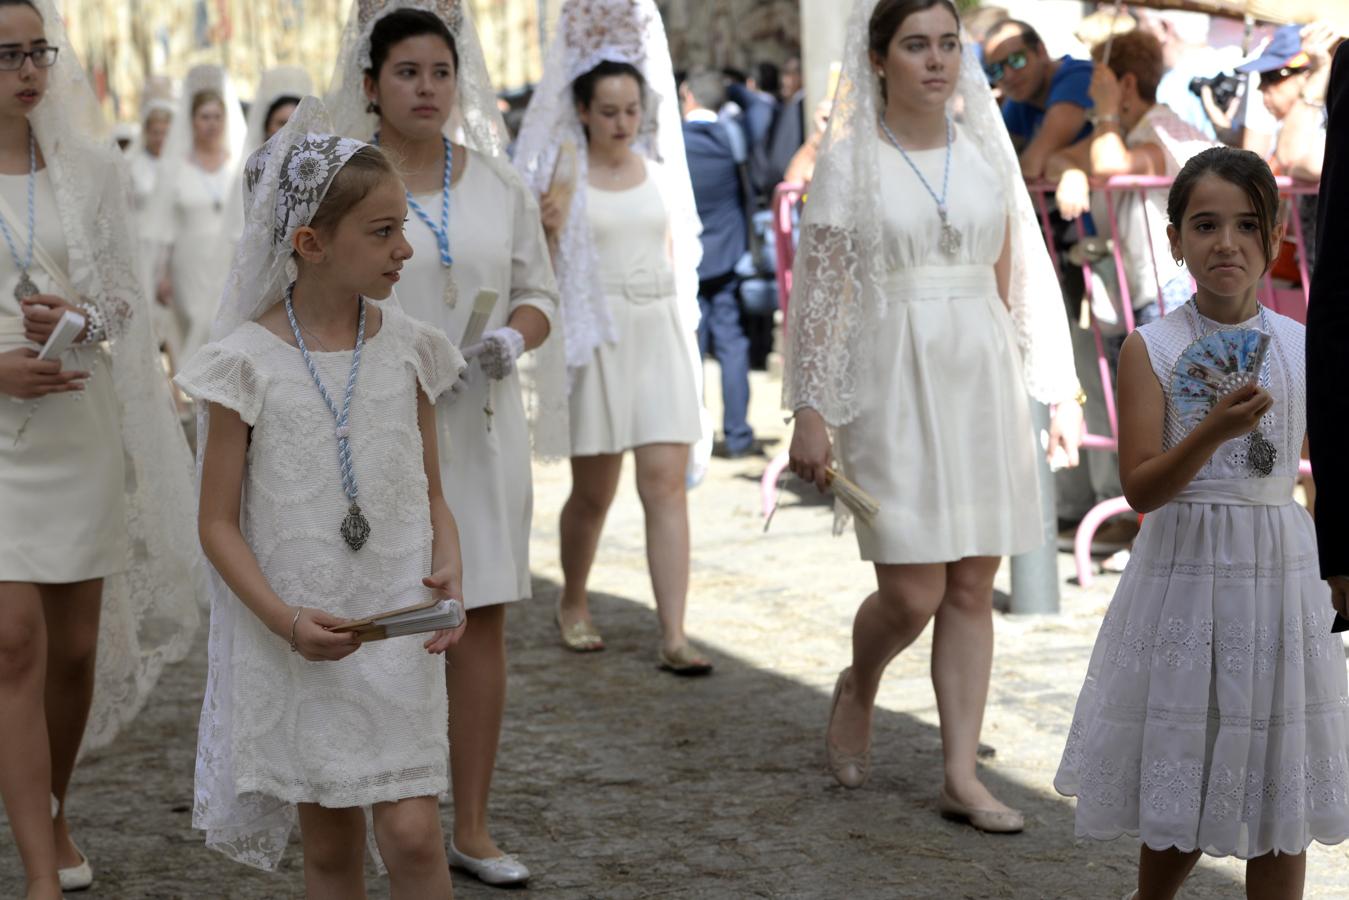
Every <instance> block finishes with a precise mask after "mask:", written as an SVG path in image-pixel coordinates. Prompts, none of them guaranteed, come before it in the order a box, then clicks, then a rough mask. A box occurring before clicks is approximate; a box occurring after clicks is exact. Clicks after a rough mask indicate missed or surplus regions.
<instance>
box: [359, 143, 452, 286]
mask: <svg viewBox="0 0 1349 900" xmlns="http://www.w3.org/2000/svg"><path fill="white" fill-rule="evenodd" d="M440 139H441V140H442V141H444V142H445V183H444V184H442V185H441V187H440V224H439V225H437V224H436V223H435V222H433V221H431V216H430V215H428V214H427V212H426V210H424V209H422V205H421V204H420V203H418V202H417V201H416V200H415V199H413V197H412V192H411V191H408V192H407V198H408V208H409V209H411V210H412V211H413V212H414V213H416V214H417V218H419V219H421V220H422V222H423V223H425V225H426V227H427V228H429V229H431V233H432V234H433V235H435V237H436V247H437V248H438V249H439V250H440V264H441V265H442V266H444V267H445V268H447V269H448V268H449V267H450V266H452V265H454V257H452V256H451V255H450V180H451V179H452V178H453V177H454V149H453V147H451V146H450V139H449V138H447V137H445V136H444V135H441V136H440ZM375 146H377V147H378V146H379V133H378V132H376V133H375Z"/></svg>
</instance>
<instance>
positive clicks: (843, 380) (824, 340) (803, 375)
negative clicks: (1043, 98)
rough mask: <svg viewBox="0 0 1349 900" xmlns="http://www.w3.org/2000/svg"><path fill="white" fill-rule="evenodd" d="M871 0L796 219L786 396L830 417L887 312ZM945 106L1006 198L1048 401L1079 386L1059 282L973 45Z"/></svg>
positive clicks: (1030, 386) (851, 392)
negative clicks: (869, 37)
mask: <svg viewBox="0 0 1349 900" xmlns="http://www.w3.org/2000/svg"><path fill="white" fill-rule="evenodd" d="M875 6H876V0H856V3H855V4H854V6H853V12H852V18H851V19H850V20H849V23H848V34H847V43H846V45H845V46H846V50H845V54H844V62H843V73H842V75H841V77H840V78H839V83H838V93H837V94H836V96H835V100H834V106H833V110H832V113H831V115H830V117H829V127H828V131H827V133H826V134H825V138H824V142H823V144H822V145H821V148H820V156H819V163H818V164H817V166H816V169H815V177H814V180H813V181H812V182H811V188H810V199H809V201H808V202H807V203H806V206H805V212H804V215H803V216H802V221H801V240H800V247H799V249H798V251H797V256H796V269H795V279H794V284H795V287H794V288H793V291H792V302H791V304H790V306H789V310H790V311H789V317H788V347H787V367H786V375H785V379H784V384H783V405H784V407H785V408H787V409H789V410H793V411H794V410H797V409H800V408H802V407H805V406H809V407H812V408H813V409H815V410H817V411H818V412H819V413H820V414H821V416H823V417H824V420H825V421H826V422H827V423H828V424H829V425H831V426H834V427H838V426H841V425H845V424H847V423H848V422H850V421H852V420H853V419H854V418H855V417H856V416H857V409H858V391H859V389H860V388H861V386H862V385H864V384H865V383H866V382H867V380H868V379H869V378H870V377H871V375H870V373H871V364H872V359H871V358H870V351H869V350H868V349H867V348H868V346H869V342H868V341H866V340H864V337H865V335H867V334H871V333H873V332H874V331H875V325H876V322H877V320H878V319H880V318H883V317H884V316H885V315H886V298H885V297H884V296H883V295H882V293H881V288H880V285H882V284H883V283H884V280H885V275H886V269H887V262H886V251H885V247H884V246H883V239H884V234H885V229H884V225H883V221H884V220H883V218H882V214H881V207H880V197H881V190H880V184H879V178H880V170H879V168H878V165H879V163H878V157H877V152H876V151H877V147H879V145H880V140H881V138H880V136H879V133H878V127H877V122H878V121H879V117H880V114H881V112H882V108H883V104H882V101H881V95H880V84H879V81H878V79H877V77H876V74H875V72H874V70H873V68H872V65H871V62H870V59H869V58H868V55H867V26H868V23H869V22H870V19H871V13H872V10H873V9H875ZM949 109H950V111H951V114H952V115H953V116H955V117H956V119H957V121H958V122H959V124H960V135H961V137H963V138H968V139H970V140H972V141H973V142H974V143H975V144H976V146H977V147H978V150H979V155H980V156H982V157H983V158H984V159H985V160H987V161H988V163H989V165H990V166H991V167H992V168H993V170H994V172H996V173H997V174H998V176H999V178H1000V179H1001V180H1002V184H1003V188H1004V196H1006V197H1008V198H1010V199H1011V208H1010V209H1009V210H1008V229H1009V236H1010V243H1011V256H1012V271H1011V279H1010V290H1009V297H1008V302H1009V306H1010V308H1011V313H1012V319H1013V321H1014V322H1015V324H1016V333H1017V342H1018V344H1019V345H1020V349H1021V357H1022V366H1023V369H1024V372H1025V378H1026V389H1027V391H1028V392H1029V393H1030V395H1031V396H1032V397H1033V398H1035V399H1036V400H1039V401H1041V402H1043V403H1058V402H1062V401H1067V400H1069V399H1070V398H1072V397H1073V396H1074V395H1075V394H1076V393H1077V390H1078V382H1077V374H1076V370H1075V369H1074V366H1073V352H1072V344H1071V342H1070V339H1069V336H1068V321H1067V314H1066V313H1065V311H1064V305H1063V300H1062V295H1061V292H1060V288H1059V281H1058V276H1057V274H1056V272H1055V271H1054V265H1053V263H1052V262H1051V261H1050V258H1049V252H1048V250H1047V249H1046V248H1045V242H1044V237H1043V236H1042V234H1041V232H1040V226H1039V223H1038V220H1037V219H1036V216H1035V210H1034V207H1033V206H1032V204H1031V199H1030V195H1029V193H1027V191H1026V187H1025V183H1024V182H1023V180H1022V178H1021V167H1020V164H1019V163H1018V161H1017V156H1016V151H1015V150H1014V149H1013V148H1012V143H1011V139H1010V138H1009V137H1008V135H1007V129H1006V127H1005V126H1004V124H1003V120H1002V115H1001V114H1000V113H999V111H998V107H997V104H996V102H995V101H994V99H993V94H992V92H991V91H990V90H989V87H988V81H987V79H986V78H985V76H984V73H983V70H982V68H981V67H980V65H979V63H978V60H977V59H976V57H975V55H974V51H973V48H972V47H971V46H969V45H966V47H965V52H964V55H963V59H962V60H961V67H960V79H959V83H958V85H957V88H956V92H955V95H954V96H953V97H952V98H951V101H950V104H949Z"/></svg>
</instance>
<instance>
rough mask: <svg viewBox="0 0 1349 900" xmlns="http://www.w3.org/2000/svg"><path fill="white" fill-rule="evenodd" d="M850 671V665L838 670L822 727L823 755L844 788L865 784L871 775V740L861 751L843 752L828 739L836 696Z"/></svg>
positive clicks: (835, 778) (830, 769)
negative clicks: (827, 717) (826, 721)
mask: <svg viewBox="0 0 1349 900" xmlns="http://www.w3.org/2000/svg"><path fill="white" fill-rule="evenodd" d="M851 671H852V667H851V666H849V667H848V668H846V669H844V670H843V671H842V672H839V673H838V681H836V682H835V683H834V699H833V700H832V701H831V702H830V704H829V724H827V725H826V726H825V728H824V756H825V759H826V760H827V761H828V763H829V771H830V773H831V774H832V775H833V776H834V780H835V781H837V782H838V783H839V784H841V785H843V786H844V787H845V788H851V789H856V788H860V787H861V786H862V785H864V784H866V782H867V777H868V776H870V775H871V741H870V740H868V741H867V748H866V749H865V750H863V751H862V752H861V753H845V752H843V751H842V750H840V749H839V748H837V747H835V746H834V743H833V741H831V740H829V732H830V730H831V729H832V728H833V727H834V710H836V709H838V698H839V697H840V696H841V695H842V694H843V681H844V679H845V678H847V677H848V673H849V672H851Z"/></svg>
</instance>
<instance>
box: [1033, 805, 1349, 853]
mask: <svg viewBox="0 0 1349 900" xmlns="http://www.w3.org/2000/svg"><path fill="white" fill-rule="evenodd" d="M1055 790H1056V791H1058V793H1059V794H1060V795H1061V796H1064V797H1071V798H1073V799H1076V798H1077V795H1076V794H1070V793H1066V792H1065V791H1062V790H1059V788H1057V787H1055ZM1073 837H1075V838H1078V839H1081V838H1087V839H1089V840H1093V841H1115V840H1119V839H1120V838H1122V837H1131V838H1133V839H1134V840H1137V841H1138V842H1139V843H1140V844H1142V845H1143V846H1145V847H1147V848H1148V849H1149V850H1155V851H1157V852H1159V853H1160V852H1162V851H1165V850H1179V851H1180V852H1181V853H1194V852H1195V851H1196V850H1198V851H1200V852H1201V853H1203V854H1204V855H1205V856H1213V857H1219V858H1232V859H1242V860H1252V859H1258V858H1259V857H1262V856H1268V855H1269V854H1271V853H1277V854H1281V855H1287V856H1297V855H1298V854H1300V853H1305V852H1307V848H1308V847H1310V846H1311V845H1312V844H1321V845H1323V846H1326V847H1333V846H1335V845H1336V844H1340V843H1343V842H1344V841H1346V840H1349V827H1347V828H1346V829H1345V830H1344V831H1341V832H1337V833H1335V834H1333V835H1319V834H1313V835H1311V840H1309V841H1307V842H1306V843H1305V844H1303V845H1302V846H1301V847H1296V848H1290V847H1281V846H1270V847H1264V848H1261V849H1260V850H1259V851H1258V852H1250V853H1237V852H1235V851H1234V850H1223V849H1220V848H1217V847H1200V846H1199V845H1198V844H1189V845H1182V844H1177V843H1174V842H1171V843H1168V842H1166V841H1158V842H1156V843H1154V842H1152V841H1149V840H1147V839H1146V838H1144V837H1143V836H1142V832H1141V831H1140V830H1139V829H1136V828H1118V829H1112V830H1109V831H1092V830H1091V829H1082V828H1077V827H1076V826H1074V828H1073Z"/></svg>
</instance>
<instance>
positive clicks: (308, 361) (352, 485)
mask: <svg viewBox="0 0 1349 900" xmlns="http://www.w3.org/2000/svg"><path fill="white" fill-rule="evenodd" d="M294 293H295V282H291V283H290V285H289V286H288V287H287V288H286V318H287V319H289V320H290V328H291V331H293V332H295V344H296V346H298V347H299V348H300V354H301V355H302V356H303V357H304V364H305V365H306V366H308V367H309V375H310V377H311V378H313V379H314V384H316V385H317V386H318V389H319V395H320V396H321V397H323V402H324V403H325V404H327V406H328V412H330V413H332V414H333V419H334V421H336V423H337V428H336V430H335V433H336V435H337V465H338V468H339V469H341V470H342V490H343V491H345V492H346V495H347V499H348V500H350V501H351V506H350V507H349V508H348V509H347V515H346V518H344V519H343V520H342V527H341V529H340V531H341V533H342V539H343V540H344V541H346V542H347V546H348V547H350V548H351V549H352V550H353V551H356V550H359V549H361V547H363V546H365V542H366V541H367V540H368V539H369V538H370V522H369V521H367V520H366V518H365V516H364V515H363V514H362V513H361V507H360V505H359V504H358V503H357V502H356V498H357V497H358V496H359V492H358V491H357V488H356V472H355V470H354V469H353V468H352V463H351V426H350V424H349V422H350V416H351V395H352V394H353V393H354V392H355V390H356V375H357V373H359V372H360V371H361V349H362V348H363V347H364V346H365V298H364V297H361V298H360V307H361V313H360V319H359V321H358V323H357V325H356V349H355V350H353V351H351V374H349V375H348V376H347V391H346V395H345V396H344V397H343V399H342V409H341V410H338V408H337V404H336V403H334V402H333V398H332V397H330V396H329V395H328V389H327V388H326V387H324V386H323V379H322V378H320V377H319V370H318V367H317V366H315V365H314V357H312V356H310V355H309V348H308V347H306V346H305V345H304V338H303V337H301V336H300V323H299V322H297V321H296V320H295V306H294V303H293V300H292V298H293V295H294Z"/></svg>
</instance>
